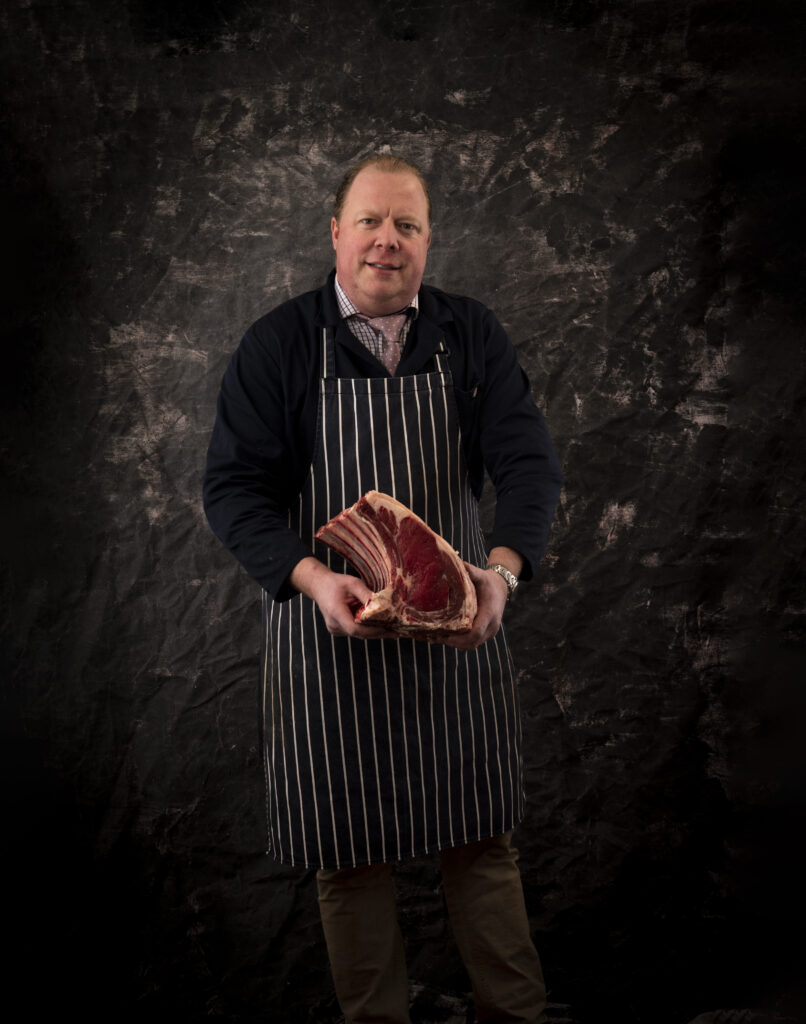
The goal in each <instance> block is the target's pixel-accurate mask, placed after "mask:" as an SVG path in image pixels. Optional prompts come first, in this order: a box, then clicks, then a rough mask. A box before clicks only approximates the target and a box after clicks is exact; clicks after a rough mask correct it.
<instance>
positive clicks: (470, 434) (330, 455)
mask: <svg viewBox="0 0 806 1024" xmlns="http://www.w3.org/2000/svg"><path fill="white" fill-rule="evenodd" d="M331 235H332V242H333V248H334V250H335V253H336V268H335V274H331V276H330V278H329V280H328V281H327V283H326V284H325V285H324V287H323V288H320V289H319V290H317V291H314V292H309V293H306V294H305V295H302V296H300V297H298V298H296V299H293V300H291V301H289V302H286V303H284V304H283V305H281V306H280V307H278V308H277V309H275V310H274V311H273V312H271V313H269V314H268V315H267V316H264V317H263V318H262V319H260V320H258V321H257V323H256V324H254V325H253V326H252V327H251V328H250V329H249V330H248V331H247V333H246V335H245V337H244V338H243V340H242V342H241V345H240V347H239V348H238V350H237V351H236V353H235V355H234V356H233V358H232V361H231V363H230V365H229V367H228V369H227V372H226V374H225V376H224V380H223V382H222V386H221V394H220V397H219V404H218V415H217V419H216V425H215V428H214V431H213V437H212V440H211V443H210V450H209V453H208V462H207V473H206V478H205V508H206V511H207V515H208V518H209V520H210V523H211V525H212V527H213V530H214V531H215V533H216V534H217V536H218V537H219V538H220V539H221V540H222V541H223V542H224V543H225V544H226V545H227V546H228V547H229V548H230V549H231V550H232V552H233V553H234V554H235V556H236V557H237V558H238V559H239V560H240V561H241V562H242V564H243V565H244V566H245V568H246V569H247V570H248V571H249V572H250V573H251V575H252V576H253V577H254V578H255V579H256V580H257V581H258V583H260V585H261V587H262V588H263V609H264V611H263V621H264V637H265V642H264V653H263V690H262V693H263V698H262V705H263V706H262V722H263V738H262V743H263V753H264V759H265V767H266V782H267V792H268V800H267V807H268V818H269V849H270V851H271V852H272V854H273V855H274V856H275V857H277V858H278V859H279V860H282V861H285V862H288V863H293V864H301V865H305V866H308V867H311V866H315V867H316V868H317V869H318V871H317V883H318V891H319V904H320V908H321V913H322V921H323V926H324V931H325V938H326V941H327V946H328V953H329V956H330V961H331V967H332V970H333V976H334V982H335V986H336V993H337V996H338V999H339V1002H340V1005H341V1007H342V1010H343V1012H344V1014H345V1017H346V1019H347V1020H348V1021H352V1022H353V1024H369V1022H388V1024H409V1013H408V986H407V979H406V968H405V963H404V958H403V944H402V939H401V935H400V932H399V929H398V926H397V919H396V911H395V899H394V888H393V881H392V876H391V865H392V863H393V862H394V861H395V860H400V859H403V858H408V857H416V856H420V855H423V854H426V853H430V852H436V851H438V852H439V857H440V866H441V871H442V878H443V885H444V888H445V896H446V901H447V905H448V910H449V914H450V920H451V926H452V929H453V932H454V935H455V937H456V940H457V944H458V946H459V950H460V952H461V955H462V957H463V960H464V962H465V964H466V966H467V969H468V972H469V974H470V979H471V983H472V987H473V995H474V1000H475V1004H476V1011H477V1019H478V1020H479V1021H488V1022H492V1021H509V1022H522V1024H527V1022H528V1024H536V1022H538V1021H542V1020H544V1012H545V989H544V987H543V980H542V975H541V970H540V962H539V959H538V956H537V953H536V951H535V949H534V946H533V945H532V942H531V939H530V936H529V926H528V921H527V918H526V912H525V907H524V901H523V893H522V888H521V882H520V875H519V872H518V868H517V864H516V859H517V851H516V850H515V849H514V848H513V847H512V846H511V834H512V829H513V828H514V827H515V825H516V824H517V822H518V821H519V820H520V817H521V814H522V804H523V796H522V787H521V756H520V724H519V710H518V699H517V691H516V687H515V683H514V679H513V674H512V668H511V660H510V656H509V651H508V648H507V644H506V640H505V638H504V634H503V631H502V630H501V629H500V626H501V619H502V616H503V612H504V608H505V606H506V603H507V600H508V598H509V597H510V596H511V593H512V591H513V590H514V588H515V586H516V584H517V581H518V578H526V579H528V578H529V577H530V576H531V575H532V574H533V572H534V569H535V567H536V565H537V563H538V561H539V559H540V557H541V554H542V552H543V549H544V547H545V544H546V541H547V537H548V530H549V525H550V522H551V518H552V515H553V512H554V508H555V505H556V502H557V498H558V495H559V489H560V485H561V474H560V469H559V466H558V464H557V460H556V457H555V455H554V452H553V449H552V446H551V442H550V440H549V438H548V435H547V433H546V429H545V426H544V423H543V420H542V418H541V416H540V413H539V412H538V411H537V409H536V408H535V406H534V404H533V403H532V401H531V399H530V397H529V390H528V382H527V381H526V378H525V375H524V374H523V372H522V370H521V369H520V367H519V365H518V363H517V359H516V356H515V352H514V349H513V347H512V345H511V344H510V342H509V340H508V338H507V336H506V334H505V332H504V331H503V329H502V328H501V326H500V324H499V323H498V321H497V320H496V319H495V317H494V316H493V314H492V313H491V312H490V311H489V310H487V309H486V308H485V307H484V306H482V305H481V304H480V303H477V302H475V301H473V300H470V299H466V298H460V297H457V296H453V295H448V294H446V293H444V292H441V291H439V290H437V289H435V288H431V287H428V286H424V285H422V277H423V272H424V269H425V264H426V256H427V252H428V248H429V246H430V244H431V210H430V199H429V196H428V190H427V187H426V183H425V181H424V180H423V178H422V176H421V174H420V172H419V171H417V170H416V168H414V167H413V166H412V165H411V164H408V163H406V162H405V161H402V160H399V159H397V158H394V157H390V156H378V157H372V158H370V159H369V160H366V161H363V162H362V163H361V164H359V165H357V166H356V167H354V168H352V169H351V171H350V172H349V173H348V174H347V176H346V177H345V179H344V181H343V182H342V185H341V187H340V188H339V191H338V193H337V196H336V203H335V208H334V216H333V219H332V221H331ZM485 467H486V469H487V470H488V472H489V474H490V477H491V479H492V481H493V484H494V486H495V488H496V499H497V500H496V516H495V525H494V529H493V534H492V546H491V550H490V551H489V553H488V552H487V551H486V549H485V545H484V540H483V537H482V534H481V530H480V528H479V524H478V515H477V499H478V496H479V494H480V492H481V488H482V483H483V476H484V469H485ZM371 489H376V490H379V491H383V492H386V493H389V494H392V495H393V496H394V497H396V498H397V499H398V500H399V501H402V502H403V503H404V504H405V505H407V506H408V507H410V508H412V509H413V510H414V511H415V512H416V513H417V514H418V515H420V516H421V517H422V518H423V519H424V520H425V521H426V522H427V523H428V524H429V525H430V526H431V527H432V528H433V529H434V530H436V531H437V532H438V533H440V534H441V535H442V536H443V537H445V538H446V540H447V541H448V542H449V543H450V544H451V545H452V546H453V547H454V548H455V549H456V550H457V551H459V553H460V554H461V556H462V557H463V558H464V559H465V560H466V562H467V563H468V564H469V566H470V568H469V572H470V575H471V578H472V580H473V583H474V584H475V587H476V591H477V596H478V613H477V616H476V619H475V621H474V623H473V626H472V629H471V631H470V632H469V633H467V634H464V635H461V636H456V637H454V638H452V639H449V640H447V641H446V642H445V643H438V644H437V643H433V644H432V643H424V642H422V641H417V640H411V639H406V640H400V639H396V638H393V637H389V636H387V635H386V634H385V633H384V632H383V630H382V629H379V628H377V627H375V628H373V627H369V626H364V625H360V624H357V623H356V622H355V617H354V610H355V607H356V606H357V605H358V604H363V603H364V602H365V601H366V600H367V599H368V598H369V596H370V591H369V589H368V588H367V587H366V586H365V585H364V583H363V582H362V581H361V580H360V579H358V578H357V577H356V576H354V575H353V574H351V573H349V572H346V571H345V566H344V563H342V562H341V561H340V559H338V557H337V556H335V555H332V554H330V553H329V552H327V551H326V550H325V549H324V548H319V549H318V550H317V549H316V548H315V542H314V534H315V532H316V530H317V529H318V527H320V526H321V525H322V524H323V523H325V522H327V521H328V520H329V519H330V518H331V517H332V516H333V515H335V514H337V513H338V512H340V511H342V509H344V508H346V507H347V506H349V505H352V504H353V503H354V502H355V501H356V500H357V499H358V498H359V497H360V496H361V495H362V494H364V493H365V492H366V491H368V490H371Z"/></svg>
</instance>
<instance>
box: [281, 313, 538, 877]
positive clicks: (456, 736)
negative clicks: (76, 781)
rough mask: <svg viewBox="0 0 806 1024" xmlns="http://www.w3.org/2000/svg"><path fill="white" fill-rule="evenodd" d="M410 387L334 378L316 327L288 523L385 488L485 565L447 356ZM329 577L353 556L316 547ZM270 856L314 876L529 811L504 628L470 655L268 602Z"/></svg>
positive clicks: (295, 604) (299, 603)
mask: <svg viewBox="0 0 806 1024" xmlns="http://www.w3.org/2000/svg"><path fill="white" fill-rule="evenodd" d="M435 362H436V370H435V371H434V372H432V373H425V374H417V375H415V376H411V377H384V378H371V379H367V378H355V379H353V378H338V377H336V376H335V350H334V340H333V336H332V333H331V332H330V331H323V332H322V376H321V380H320V404H319V415H318V423H317V440H316V445H315V450H314V456H313V461H312V464H311V469H310V472H309V475H308V478H307V480H306V483H305V485H304V486H303V489H302V493H301V494H300V498H299V503H298V505H297V506H296V507H294V508H292V509H291V510H290V512H289V525H290V526H291V527H292V529H294V530H296V531H298V532H299V535H300V537H302V538H303V540H305V541H307V542H309V543H310V544H311V547H312V548H313V547H314V544H315V542H314V539H313V538H314V534H315V533H316V530H317V529H318V528H319V527H320V526H322V525H323V524H324V523H326V522H327V521H328V520H329V519H330V518H332V517H333V516H334V515H337V514H338V513H339V512H341V511H342V510H343V509H345V508H347V506H349V505H352V504H353V503H354V502H356V501H357V500H358V499H359V498H360V497H361V495H362V494H364V493H366V491H368V490H371V489H375V490H379V491H384V492H386V493H387V494H391V495H392V496H393V497H395V498H396V499H397V500H398V501H401V502H403V504H404V505H407V506H408V507H409V508H411V509H412V510H413V511H414V512H416V513H417V514H418V515H419V516H420V517H421V518H422V519H424V520H425V522H426V523H428V525H429V526H430V527H431V529H432V530H434V531H435V532H437V533H439V534H441V535H442V536H443V537H444V538H445V539H446V540H447V541H448V543H449V544H451V545H452V547H454V548H455V549H456V550H457V551H458V552H459V554H460V555H461V557H462V558H464V559H466V560H467V561H468V562H471V563H472V564H474V565H478V566H483V565H484V564H485V562H486V551H485V546H484V540H483V536H482V531H481V529H480V526H479V521H478V507H477V502H476V500H475V498H474V496H473V494H472V492H471V490H470V487H469V484H468V480H467V472H466V470H465V463H464V457H463V454H462V445H461V437H460V433H459V423H458V417H457V412H456V405H455V399H454V395H453V384H452V379H451V374H450V371H449V369H448V364H447V359H446V356H445V355H444V354H443V353H439V354H437V356H436V357H435ZM316 553H317V555H318V557H320V558H321V559H322V560H323V561H325V562H326V563H327V564H328V565H329V566H330V568H331V569H333V570H334V571H337V572H341V571H345V570H346V569H347V566H346V565H345V563H344V562H343V560H342V559H341V558H340V557H339V556H338V555H337V554H336V553H335V552H331V551H330V550H329V549H327V548H325V547H323V546H320V547H318V550H317V552H316ZM263 640H264V643H263V668H262V719H263V731H262V742H263V755H264V764H265V770H266V792H267V819H268V843H269V852H270V853H272V854H273V856H275V857H276V858H277V859H278V860H280V861H283V862H285V863H289V864H298V865H304V866H305V867H309V868H312V867H325V868H341V867H350V866H357V865H360V864H374V863H380V862H383V861H392V860H402V859H406V858H409V857H416V856H419V855H421V854H424V853H428V852H431V851H434V850H438V849H442V848H444V847H449V846H456V845H460V844H464V843H469V842H474V841H476V840H478V839H485V838H488V837H489V836H493V835H499V834H501V833H503V832H506V831H507V830H508V829H510V828H513V827H514V826H515V825H516V824H517V822H518V820H519V819H520V816H521V814H522V812H523V793H522V779H521V749H520V745H521V744H520V711H519V705H518V695H517V690H516V686H515V681H514V675H513V671H512V663H511V659H510V655H509V649H508V646H507V643H506V639H505V636H504V631H503V629H501V630H500V631H499V633H498V635H497V636H496V637H494V638H493V639H492V640H489V641H488V642H487V643H486V644H484V645H482V646H481V647H479V648H478V649H477V650H475V651H457V650H456V649H454V648H453V647H446V646H445V645H444V644H430V643H426V642H423V641H417V640H412V639H400V640H357V639H354V638H352V637H334V636H331V635H330V633H328V631H327V629H326V628H325V625H324V621H323V619H322V616H321V615H320V613H319V611H318V609H317V607H316V605H315V604H314V602H313V601H311V600H310V599H309V598H307V597H304V596H303V595H302V594H299V595H297V596H296V597H293V598H291V599H290V600H288V601H283V602H276V601H273V600H272V599H271V597H270V596H269V595H268V594H267V593H266V592H265V591H264V592H263Z"/></svg>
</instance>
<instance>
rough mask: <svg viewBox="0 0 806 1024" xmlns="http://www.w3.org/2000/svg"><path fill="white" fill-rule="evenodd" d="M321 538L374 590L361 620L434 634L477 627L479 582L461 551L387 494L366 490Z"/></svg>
mask: <svg viewBox="0 0 806 1024" xmlns="http://www.w3.org/2000/svg"><path fill="white" fill-rule="evenodd" d="M316 539H317V540H321V541H322V542H323V543H324V544H327V545H328V547H330V548H332V549H333V550H334V551H337V552H338V553H339V554H340V555H341V556H342V557H343V558H345V559H346V560H347V561H348V562H349V563H350V564H351V565H352V566H354V568H355V569H356V570H357V572H358V574H359V576H360V577H361V579H362V580H363V581H364V583H366V585H367V586H368V587H369V588H370V589H371V590H372V591H373V594H372V597H371V598H370V600H369V601H367V603H366V604H365V605H362V606H361V607H360V608H359V609H358V611H357V612H356V615H355V620H356V622H363V623H365V624H366V625H370V624H372V625H380V626H385V627H387V628H388V629H389V630H390V631H391V632H394V633H396V634H398V635H399V636H414V637H417V636H420V637H424V638H428V639H438V638H439V637H440V636H441V635H445V634H450V633H467V632H468V630H469V629H470V627H471V626H472V624H473V620H474V618H475V617H476V588H475V587H474V586H473V582H472V580H471V579H470V576H469V575H468V573H467V569H466V568H465V566H464V564H463V562H462V560H461V558H459V556H458V555H457V553H456V552H455V551H454V550H453V548H452V547H451V546H450V544H448V542H447V541H446V540H444V539H443V538H442V537H440V536H439V534H436V533H434V531H433V530H432V529H431V528H430V527H429V526H427V525H426V524H425V523H424V522H423V521H422V519H420V517H419V516H416V515H415V514H414V513H413V512H412V511H411V509H408V508H406V506H405V505H402V504H401V503H400V502H399V501H396V500H395V499H394V498H392V497H390V496H389V495H388V494H382V493H381V492H380V491H368V492H367V493H366V494H365V495H364V497H363V498H359V499H358V501H357V502H356V503H355V505H352V506H351V507H350V508H347V509H345V510H344V511H343V512H340V513H339V514H338V515H337V516H334V517H333V519H331V520H330V522H329V523H325V525H324V526H322V527H320V529H319V530H317V532H316Z"/></svg>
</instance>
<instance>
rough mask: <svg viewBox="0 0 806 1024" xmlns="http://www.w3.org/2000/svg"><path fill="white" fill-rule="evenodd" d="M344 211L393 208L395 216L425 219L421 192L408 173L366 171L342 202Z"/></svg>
mask: <svg viewBox="0 0 806 1024" xmlns="http://www.w3.org/2000/svg"><path fill="white" fill-rule="evenodd" d="M344 206H345V209H347V208H350V209H356V208H362V209H363V208H365V207H387V208H388V207H390V206H391V207H394V208H395V209H396V211H397V212H398V213H411V214H415V213H416V214H418V215H419V216H420V217H422V218H424V219H425V218H426V217H427V215H428V203H427V201H426V198H425V191H424V190H423V186H422V185H421V184H420V181H419V179H418V178H417V177H416V175H414V174H412V173H411V172H410V171H381V170H379V169H378V168H376V167H366V168H365V169H364V170H363V171H361V172H360V173H359V174H358V175H357V176H356V179H355V181H354V182H353V183H352V185H351V186H350V190H349V191H348V193H347V196H346V197H345V200H344Z"/></svg>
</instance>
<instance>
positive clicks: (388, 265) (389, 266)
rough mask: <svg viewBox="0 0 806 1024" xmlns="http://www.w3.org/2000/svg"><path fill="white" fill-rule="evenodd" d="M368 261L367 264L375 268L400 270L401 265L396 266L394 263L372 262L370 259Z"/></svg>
mask: <svg viewBox="0 0 806 1024" xmlns="http://www.w3.org/2000/svg"><path fill="white" fill-rule="evenodd" d="M366 263H367V266H368V267H372V268H373V270H400V267H398V266H396V265H395V264H394V263H370V262H369V260H367V261H366Z"/></svg>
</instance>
